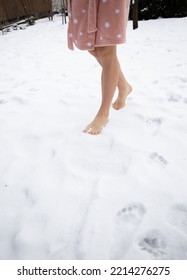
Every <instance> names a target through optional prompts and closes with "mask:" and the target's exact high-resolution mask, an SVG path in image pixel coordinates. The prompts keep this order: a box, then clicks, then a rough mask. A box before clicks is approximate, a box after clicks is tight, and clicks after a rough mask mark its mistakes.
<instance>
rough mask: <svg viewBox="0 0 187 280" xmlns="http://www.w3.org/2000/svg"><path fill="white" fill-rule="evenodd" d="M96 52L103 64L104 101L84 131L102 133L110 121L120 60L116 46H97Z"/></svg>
mask: <svg viewBox="0 0 187 280" xmlns="http://www.w3.org/2000/svg"><path fill="white" fill-rule="evenodd" d="M96 52H97V55H98V58H99V61H100V62H101V66H102V102H101V106H100V108H99V111H98V113H97V115H96V117H95V119H94V120H93V121H92V122H91V123H90V124H89V125H88V126H87V127H86V129H85V130H84V132H88V133H90V134H99V133H101V130H102V128H103V127H104V126H105V125H106V124H107V122H108V116H109V111H110V106H111V103H112V99H113V96H114V93H115V89H116V87H117V84H118V81H119V72H120V67H119V62H118V59H117V55H116V46H107V47H97V48H96Z"/></svg>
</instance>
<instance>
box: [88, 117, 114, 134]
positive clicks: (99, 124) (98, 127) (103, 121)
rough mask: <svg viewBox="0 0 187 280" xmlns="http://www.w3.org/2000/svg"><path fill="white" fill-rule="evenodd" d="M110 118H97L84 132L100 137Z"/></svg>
mask: <svg viewBox="0 0 187 280" xmlns="http://www.w3.org/2000/svg"><path fill="white" fill-rule="evenodd" d="M108 121H109V120H108V117H100V116H97V117H95V119H94V120H93V122H91V123H90V124H89V125H88V126H87V127H86V128H85V129H84V130H83V132H84V133H89V134H91V135H98V134H100V133H101V131H102V129H103V127H105V126H106V125H107V123H108Z"/></svg>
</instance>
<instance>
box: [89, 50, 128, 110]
mask: <svg viewBox="0 0 187 280" xmlns="http://www.w3.org/2000/svg"><path fill="white" fill-rule="evenodd" d="M89 53H90V54H91V55H93V56H94V57H95V58H96V60H97V61H98V62H99V64H100V65H101V66H102V64H101V60H100V59H99V56H98V54H97V50H93V51H89ZM118 63H119V62H118ZM119 67H120V64H119ZM117 87H118V97H117V99H116V101H115V102H114V103H113V105H112V107H113V108H114V109H116V110H120V109H121V108H123V107H124V106H125V101H126V98H127V96H128V95H129V94H130V93H131V91H132V87H131V85H130V84H129V83H128V82H127V80H126V79H125V77H124V74H123V72H122V70H121V67H120V71H119V79H118V84H117Z"/></svg>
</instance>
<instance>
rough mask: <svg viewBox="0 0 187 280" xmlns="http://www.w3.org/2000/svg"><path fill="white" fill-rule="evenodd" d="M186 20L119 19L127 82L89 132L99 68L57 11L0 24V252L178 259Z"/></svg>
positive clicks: (186, 195) (186, 243)
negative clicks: (23, 23)
mask: <svg viewBox="0 0 187 280" xmlns="http://www.w3.org/2000/svg"><path fill="white" fill-rule="evenodd" d="M186 25H187V18H180V19H177V18H173V19H158V20H149V21H141V22H139V28H138V29H136V30H133V29H132V22H129V23H128V30H127V42H126V44H124V45H120V46H119V47H118V54H119V59H120V62H121V66H122V69H123V71H124V72H125V75H126V77H127V79H128V81H129V82H130V83H131V84H132V86H133V93H132V94H131V96H130V97H129V98H128V100H127V105H126V107H125V108H124V109H122V110H121V111H115V110H114V109H111V114H110V122H109V123H108V125H107V127H106V128H105V129H104V130H103V132H102V134H101V135H98V136H91V135H89V134H85V133H83V132H82V130H83V129H84V128H85V126H86V125H87V124H88V123H89V122H90V121H91V120H92V119H93V117H94V115H95V114H96V112H97V109H98V107H99V104H100V100H101V93H100V73H101V69H100V66H98V64H97V63H96V61H95V60H94V58H93V57H91V56H90V55H89V54H88V53H87V52H85V51H79V50H75V51H74V52H72V51H70V50H68V48H67V41H66V32H67V26H66V25H62V24H61V17H60V16H55V17H54V21H52V22H51V21H48V19H42V20H39V21H37V22H36V25H34V26H32V27H28V28H26V29H25V30H17V31H12V32H10V33H7V34H5V35H0V54H1V57H0V259H187V174H186V170H187V169H186V166H187V165H186V156H187V123H186V120H187V75H186V74H187V55H186V50H187V33H186V32H185V30H186Z"/></svg>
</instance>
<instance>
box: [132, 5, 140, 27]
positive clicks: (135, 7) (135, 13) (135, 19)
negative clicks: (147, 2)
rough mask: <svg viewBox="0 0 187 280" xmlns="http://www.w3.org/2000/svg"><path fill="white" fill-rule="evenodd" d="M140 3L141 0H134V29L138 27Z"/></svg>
mask: <svg viewBox="0 0 187 280" xmlns="http://www.w3.org/2000/svg"><path fill="white" fill-rule="evenodd" d="M138 4H139V0H132V17H133V29H136V28H138Z"/></svg>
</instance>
